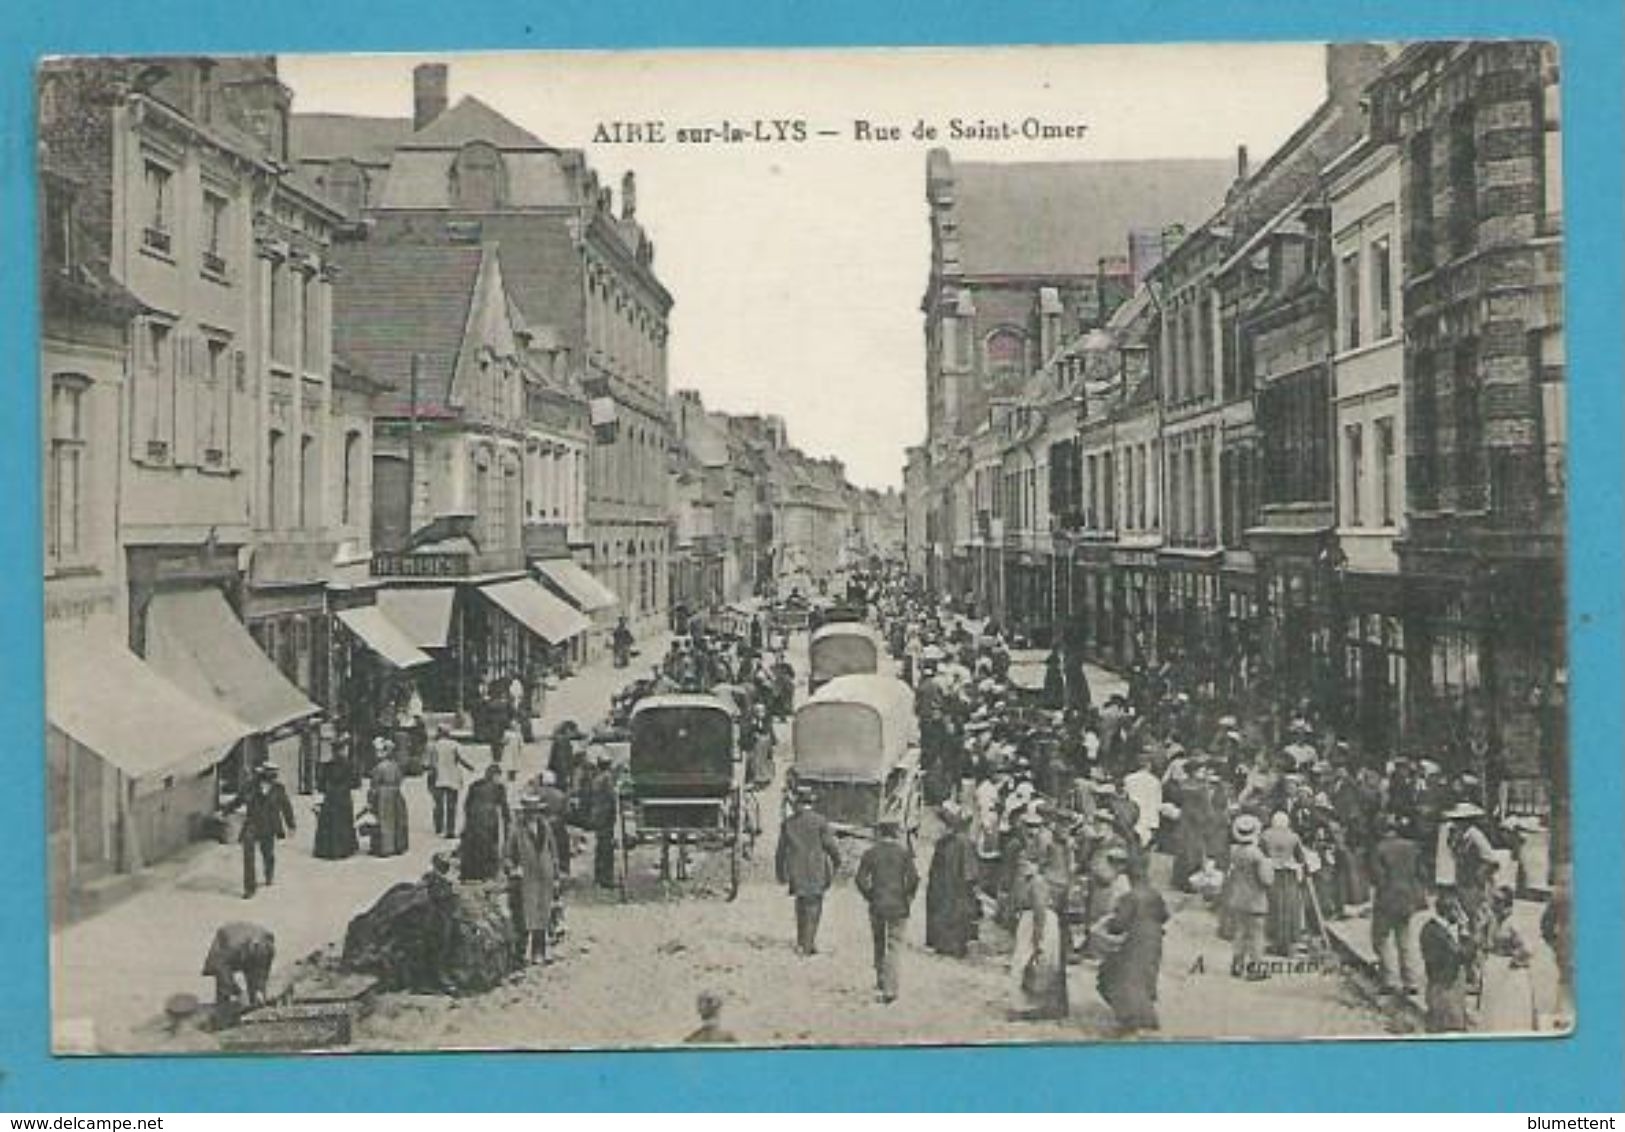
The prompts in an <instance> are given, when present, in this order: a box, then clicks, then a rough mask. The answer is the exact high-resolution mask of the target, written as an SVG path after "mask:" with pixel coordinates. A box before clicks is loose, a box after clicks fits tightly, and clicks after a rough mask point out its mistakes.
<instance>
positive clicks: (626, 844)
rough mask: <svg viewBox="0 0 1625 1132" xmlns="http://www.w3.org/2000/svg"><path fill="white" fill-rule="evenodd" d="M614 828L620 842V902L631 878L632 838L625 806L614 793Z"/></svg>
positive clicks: (623, 898)
mask: <svg viewBox="0 0 1625 1132" xmlns="http://www.w3.org/2000/svg"><path fill="white" fill-rule="evenodd" d="M615 828H616V830H617V831H618V832H619V834H620V842H621V847H620V848H621V873H620V876H619V877H617V878H616V879H617V880H618V881H619V884H618V885H617V886H616V887H617V888H619V889H620V896H621V902H622V903H623V904H624V903H625V902H626V899H627V887H628V886H629V885H630V883H631V879H632V838H631V837H630V836H629V835H628V834H627V831H626V806H625V805H623V804H622V802H621V796H620V795H619V794H616V795H615Z"/></svg>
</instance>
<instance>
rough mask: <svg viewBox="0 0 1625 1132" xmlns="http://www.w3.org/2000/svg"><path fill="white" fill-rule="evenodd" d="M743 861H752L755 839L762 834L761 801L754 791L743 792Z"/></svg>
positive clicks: (754, 854)
mask: <svg viewBox="0 0 1625 1132" xmlns="http://www.w3.org/2000/svg"><path fill="white" fill-rule="evenodd" d="M744 824H745V859H746V860H747V861H749V860H754V859H755V856H756V839H757V838H758V837H759V836H761V833H762V800H761V797H760V795H758V794H757V792H756V791H754V790H747V791H745V816H744Z"/></svg>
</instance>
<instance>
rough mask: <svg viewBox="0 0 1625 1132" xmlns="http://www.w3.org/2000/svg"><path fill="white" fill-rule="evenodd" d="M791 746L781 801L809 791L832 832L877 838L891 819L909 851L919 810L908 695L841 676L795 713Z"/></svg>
mask: <svg viewBox="0 0 1625 1132" xmlns="http://www.w3.org/2000/svg"><path fill="white" fill-rule="evenodd" d="M791 744H792V747H793V749H794V752H795V762H794V764H793V766H792V767H791V769H790V771H789V774H788V776H787V778H786V790H785V795H786V797H793V796H794V795H795V793H796V791H798V790H799V789H801V788H803V787H809V788H811V790H812V792H813V795H814V798H815V801H814V806H815V807H816V808H817V809H818V811H819V812H820V813H821V814H823V815H824V817H825V819H826V820H828V821H829V823H830V825H831V826H832V827H833V828H834V829H835V832H836V833H838V834H843V835H846V836H874V835H875V833H876V831H877V829H878V827H879V825H880V823H881V822H882V821H895V822H897V823H899V825H900V827H901V829H902V830H903V834H904V836H905V838H907V841H908V844H909V846H910V847H912V846H913V844H914V839H915V837H916V836H917V835H918V833H919V828H920V816H921V813H922V810H923V797H922V792H921V779H920V725H919V720H918V719H917V718H916V717H915V714H914V692H913V689H911V688H910V687H909V686H908V685H907V684H904V683H903V682H902V681H901V680H897V679H895V678H893V677H890V676H877V675H873V674H870V675H853V676H838V677H836V678H834V679H832V680H830V681H829V682H828V683H826V684H825V685H824V686H823V687H821V688H819V689H818V691H817V692H816V693H814V695H813V697H812V698H811V699H809V700H808V701H807V702H806V703H804V704H802V705H801V707H800V708H798V709H797V710H796V715H795V722H794V724H793V725H792V730H791Z"/></svg>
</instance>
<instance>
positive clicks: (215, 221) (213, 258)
mask: <svg viewBox="0 0 1625 1132" xmlns="http://www.w3.org/2000/svg"><path fill="white" fill-rule="evenodd" d="M228 207H229V205H228V202H227V201H226V198H225V197H224V196H222V195H220V194H219V193H217V192H213V191H211V190H209V189H204V190H203V255H202V259H203V271H204V273H205V274H207V275H214V276H223V275H225V273H226V241H227V240H228V239H229V238H230V232H229V228H228V225H229V220H228V213H227V208H228Z"/></svg>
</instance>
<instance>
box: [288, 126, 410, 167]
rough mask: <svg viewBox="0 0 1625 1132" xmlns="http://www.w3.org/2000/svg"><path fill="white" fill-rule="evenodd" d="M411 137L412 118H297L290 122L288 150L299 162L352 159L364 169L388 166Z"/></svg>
mask: <svg viewBox="0 0 1625 1132" xmlns="http://www.w3.org/2000/svg"><path fill="white" fill-rule="evenodd" d="M411 136H412V119H410V118H367V117H362V116H360V115H356V114H295V115H293V116H292V117H291V118H289V120H288V148H289V150H291V151H292V153H293V156H294V158H295V159H298V160H311V161H332V160H335V159H337V158H340V157H349V158H353V159H354V160H356V161H359V162H361V163H362V164H365V165H387V164H389V159H390V157H391V155H393V154H394V152H395V147H396V146H397V145H398V144H400V143H401V142H403V141H405V140H406V139H407V138H409V137H411Z"/></svg>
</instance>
